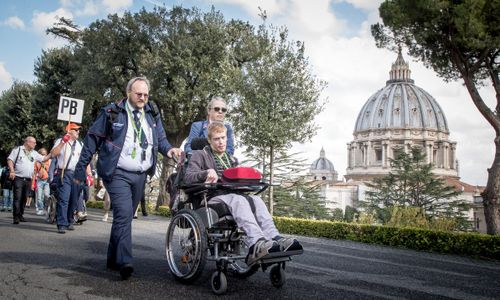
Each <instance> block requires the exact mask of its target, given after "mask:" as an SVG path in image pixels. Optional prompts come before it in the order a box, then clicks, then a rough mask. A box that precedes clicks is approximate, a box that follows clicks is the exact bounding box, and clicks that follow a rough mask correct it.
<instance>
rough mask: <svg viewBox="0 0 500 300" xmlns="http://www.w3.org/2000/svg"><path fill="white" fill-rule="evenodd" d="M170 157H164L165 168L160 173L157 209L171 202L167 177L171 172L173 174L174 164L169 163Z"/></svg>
mask: <svg viewBox="0 0 500 300" xmlns="http://www.w3.org/2000/svg"><path fill="white" fill-rule="evenodd" d="M170 160H171V159H170V158H168V157H167V156H164V157H163V160H162V164H163V168H162V170H161V175H160V178H159V180H160V183H159V186H158V199H157V200H156V209H158V207H160V206H165V205H168V203H169V202H170V195H169V194H168V192H167V179H168V176H170V174H172V171H173V169H172V166H171V165H170V164H169V162H170Z"/></svg>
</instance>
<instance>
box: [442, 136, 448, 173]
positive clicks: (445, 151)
mask: <svg viewBox="0 0 500 300" xmlns="http://www.w3.org/2000/svg"><path fill="white" fill-rule="evenodd" d="M449 151H450V144H449V143H448V142H444V143H443V168H444V169H446V170H448V169H449V168H450V161H449V159H448V158H449Z"/></svg>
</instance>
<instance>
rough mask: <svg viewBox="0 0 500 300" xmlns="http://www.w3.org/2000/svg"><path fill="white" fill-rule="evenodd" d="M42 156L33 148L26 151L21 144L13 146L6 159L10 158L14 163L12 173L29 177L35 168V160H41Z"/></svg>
mask: <svg viewBox="0 0 500 300" xmlns="http://www.w3.org/2000/svg"><path fill="white" fill-rule="evenodd" d="M18 154H19V156H18ZM43 157H44V156H42V155H41V154H40V153H38V152H36V151H35V150H31V151H27V150H26V149H25V148H24V145H22V146H19V147H16V148H14V149H13V150H12V151H11V152H10V155H9V157H7V159H10V160H11V161H12V163H13V164H14V173H16V176H17V177H24V178H31V176H32V175H33V171H34V168H35V160H36V161H39V162H42V161H43ZM16 158H17V162H16Z"/></svg>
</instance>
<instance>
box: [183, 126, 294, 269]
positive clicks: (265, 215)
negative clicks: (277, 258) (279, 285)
mask: <svg viewBox="0 0 500 300" xmlns="http://www.w3.org/2000/svg"><path fill="white" fill-rule="evenodd" d="M226 142H227V129H226V127H225V126H224V124H223V123H221V122H212V123H211V124H210V125H209V126H208V143H209V144H210V146H207V147H205V148H204V149H203V150H195V151H193V152H192V156H191V158H190V159H189V163H188V167H187V169H186V174H185V175H184V182H185V183H186V184H188V185H189V184H196V183H203V182H206V183H215V182H217V181H218V179H219V178H221V176H222V172H223V171H224V170H225V169H228V168H231V167H234V166H236V165H237V164H238V162H237V160H236V158H234V157H233V156H231V155H230V154H229V153H228V152H226ZM209 201H210V202H211V203H221V202H222V203H225V204H226V205H227V207H228V208H229V211H230V212H231V215H232V216H233V218H234V220H235V221H236V224H238V227H240V228H242V229H243V230H244V231H245V233H246V234H247V236H248V246H250V248H249V251H248V256H247V260H246V263H247V264H248V265H252V264H254V263H256V262H257V261H258V260H259V259H262V258H265V256H266V255H268V254H269V253H272V252H280V251H284V252H290V253H292V251H293V252H295V253H297V252H300V251H302V245H300V243H299V242H298V241H297V240H296V239H294V238H285V237H282V236H280V233H279V232H278V229H276V226H275V225H274V222H273V218H272V216H271V214H269V211H268V210H267V207H266V205H265V204H264V201H262V199H261V198H259V197H257V196H251V200H250V201H252V202H253V205H254V206H255V212H254V213H253V212H252V208H251V205H250V203H249V200H248V199H247V198H246V197H244V196H242V195H239V194H234V193H228V194H223V195H217V196H215V197H213V198H211V199H210V200H209Z"/></svg>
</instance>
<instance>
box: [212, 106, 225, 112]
mask: <svg viewBox="0 0 500 300" xmlns="http://www.w3.org/2000/svg"><path fill="white" fill-rule="evenodd" d="M212 109H213V110H215V111H216V112H221V111H222V112H223V113H225V112H226V111H227V108H225V107H212Z"/></svg>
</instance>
